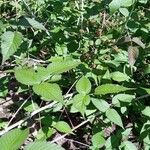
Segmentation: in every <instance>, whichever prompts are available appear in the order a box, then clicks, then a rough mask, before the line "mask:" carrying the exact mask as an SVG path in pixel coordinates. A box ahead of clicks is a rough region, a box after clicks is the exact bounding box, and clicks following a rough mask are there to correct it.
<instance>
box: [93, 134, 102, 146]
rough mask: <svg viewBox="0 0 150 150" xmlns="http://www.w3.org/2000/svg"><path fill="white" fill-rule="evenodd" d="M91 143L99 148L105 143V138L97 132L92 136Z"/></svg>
mask: <svg viewBox="0 0 150 150" xmlns="http://www.w3.org/2000/svg"><path fill="white" fill-rule="evenodd" d="M92 144H93V146H94V147H96V148H101V147H102V146H103V145H104V144H105V139H104V137H103V136H102V134H101V132H98V133H96V134H94V135H93V136H92Z"/></svg>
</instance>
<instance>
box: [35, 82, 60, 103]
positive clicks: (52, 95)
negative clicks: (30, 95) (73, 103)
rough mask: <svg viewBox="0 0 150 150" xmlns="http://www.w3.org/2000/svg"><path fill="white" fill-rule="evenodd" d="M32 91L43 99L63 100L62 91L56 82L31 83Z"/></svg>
mask: <svg viewBox="0 0 150 150" xmlns="http://www.w3.org/2000/svg"><path fill="white" fill-rule="evenodd" d="M33 91H34V92H35V93H36V94H37V95H40V96H41V97H42V98H43V99H44V100H45V101H51V100H54V101H59V102H63V96H62V91H61V89H60V87H59V85H58V84H56V83H53V84H52V83H47V82H44V83H41V84H37V85H33Z"/></svg>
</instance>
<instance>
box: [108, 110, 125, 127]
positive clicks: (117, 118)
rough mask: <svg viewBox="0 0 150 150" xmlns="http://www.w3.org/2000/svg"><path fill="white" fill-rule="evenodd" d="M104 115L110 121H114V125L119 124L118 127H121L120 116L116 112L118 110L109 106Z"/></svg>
mask: <svg viewBox="0 0 150 150" xmlns="http://www.w3.org/2000/svg"><path fill="white" fill-rule="evenodd" d="M106 117H107V118H108V119H109V120H110V121H112V122H113V123H115V124H116V125H118V126H120V127H122V128H123V123H122V120H121V117H120V115H119V114H118V112H117V111H116V110H115V109H111V108H109V109H108V110H107V111H106Z"/></svg>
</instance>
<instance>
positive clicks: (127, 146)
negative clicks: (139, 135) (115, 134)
mask: <svg viewBox="0 0 150 150" xmlns="http://www.w3.org/2000/svg"><path fill="white" fill-rule="evenodd" d="M124 145H125V148H124V149H125V150H131V149H132V150H138V149H137V148H136V146H135V145H134V144H133V143H132V142H130V141H124Z"/></svg>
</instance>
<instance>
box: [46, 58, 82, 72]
mask: <svg viewBox="0 0 150 150" xmlns="http://www.w3.org/2000/svg"><path fill="white" fill-rule="evenodd" d="M79 64H80V62H77V61H62V62H52V63H51V64H49V65H48V67H47V69H48V71H49V73H50V74H61V73H63V72H66V71H69V70H71V69H73V68H75V67H77V66H78V65H79Z"/></svg>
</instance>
